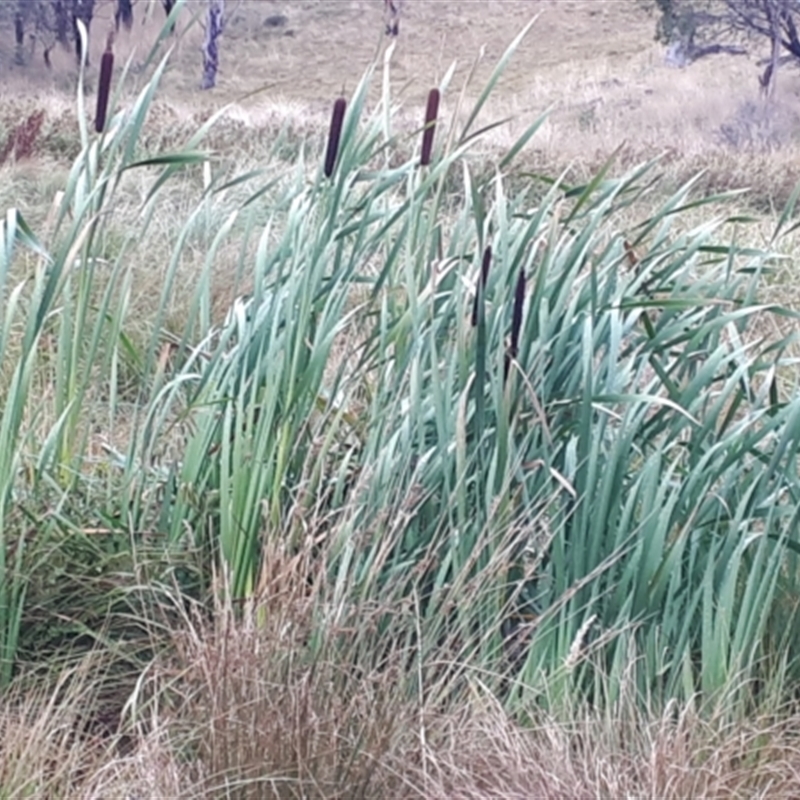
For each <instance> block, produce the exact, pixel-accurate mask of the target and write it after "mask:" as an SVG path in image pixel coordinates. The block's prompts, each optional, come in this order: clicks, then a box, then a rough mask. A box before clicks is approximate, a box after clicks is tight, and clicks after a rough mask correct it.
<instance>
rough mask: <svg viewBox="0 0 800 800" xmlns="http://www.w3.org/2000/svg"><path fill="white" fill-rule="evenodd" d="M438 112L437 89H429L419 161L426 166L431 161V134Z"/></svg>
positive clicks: (434, 129)
mask: <svg viewBox="0 0 800 800" xmlns="http://www.w3.org/2000/svg"><path fill="white" fill-rule="evenodd" d="M438 114H439V90H438V89H431V90H430V92H429V93H428V105H427V107H426V109H425V130H424V132H423V134H422V159H421V160H420V163H421V164H422V166H423V167H427V166H428V164H430V163H431V151H432V150H433V135H434V133H435V132H436V117H437V115H438Z"/></svg>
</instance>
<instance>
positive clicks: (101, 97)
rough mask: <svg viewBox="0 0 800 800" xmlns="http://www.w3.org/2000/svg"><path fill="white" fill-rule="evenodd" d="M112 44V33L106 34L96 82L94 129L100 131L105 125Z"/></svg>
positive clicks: (112, 58) (109, 87)
mask: <svg viewBox="0 0 800 800" xmlns="http://www.w3.org/2000/svg"><path fill="white" fill-rule="evenodd" d="M113 45H114V36H113V34H109V35H108V43H107V44H106V51H105V53H103V57H102V59H101V60H100V81H99V83H98V84H97V113H96V114H95V117H94V129H95V130H96V131H97V132H98V133H102V132H103V129H104V128H105V127H106V112H107V110H108V95H109V94H110V92H111V74H112V73H113V72H114V52H113V50H112V47H113Z"/></svg>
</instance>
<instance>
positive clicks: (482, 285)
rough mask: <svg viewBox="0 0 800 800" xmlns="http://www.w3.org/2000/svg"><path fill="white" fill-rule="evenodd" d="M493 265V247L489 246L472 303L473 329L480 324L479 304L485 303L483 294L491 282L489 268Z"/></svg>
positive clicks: (484, 252) (484, 253)
mask: <svg viewBox="0 0 800 800" xmlns="http://www.w3.org/2000/svg"><path fill="white" fill-rule="evenodd" d="M491 265H492V246H491V245H488V246H487V248H486V249H485V250H484V251H483V264H481V275H480V278H479V279H478V285H477V286H476V287H475V300H474V301H473V303H472V327H473V328H474V327H475V326H476V325H477V324H478V303H481V302H483V293H484V292H485V291H486V282H487V281H488V280H489V267H490V266H491Z"/></svg>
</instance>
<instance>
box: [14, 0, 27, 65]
mask: <svg viewBox="0 0 800 800" xmlns="http://www.w3.org/2000/svg"><path fill="white" fill-rule="evenodd" d="M27 12H28V4H27V2H26V0H17V10H16V13H15V14H14V43H15V44H16V46H17V47H16V52H15V54H14V60H15V61H16V63H17V64H24V63H25V55H24V53H23V46H24V44H25V20H26V18H27V16H28V13H27Z"/></svg>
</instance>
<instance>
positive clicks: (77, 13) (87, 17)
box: [72, 0, 94, 66]
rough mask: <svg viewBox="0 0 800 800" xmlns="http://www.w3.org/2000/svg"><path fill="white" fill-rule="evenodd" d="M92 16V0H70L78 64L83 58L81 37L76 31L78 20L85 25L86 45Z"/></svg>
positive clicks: (87, 58) (87, 56) (87, 61)
mask: <svg viewBox="0 0 800 800" xmlns="http://www.w3.org/2000/svg"><path fill="white" fill-rule="evenodd" d="M93 16H94V0H72V29H73V32H74V34H75V57H76V58H77V59H78V64H80V63H81V60H82V59H83V51H82V49H81V48H82V44H81V37H80V34H79V33H78V20H80V21H81V22H82V23H83V24H84V26H85V27H86V40H87V45H88V40H89V29H90V28H91V25H92V17H93ZM86 65H87V66H88V65H89V54H88V53H87V54H86Z"/></svg>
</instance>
